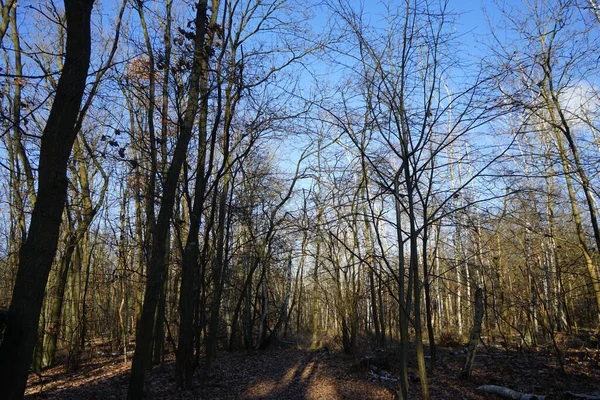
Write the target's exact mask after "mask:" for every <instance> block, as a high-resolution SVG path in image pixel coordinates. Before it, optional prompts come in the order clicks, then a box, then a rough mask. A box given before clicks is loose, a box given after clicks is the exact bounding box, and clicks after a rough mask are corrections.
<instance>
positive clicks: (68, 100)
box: [0, 0, 93, 399]
mask: <svg viewBox="0 0 600 400" xmlns="http://www.w3.org/2000/svg"><path fill="white" fill-rule="evenodd" d="M92 5H93V0H65V14H66V21H67V28H68V29H67V43H66V53H65V63H64V68H63V71H62V74H61V77H60V79H59V81H58V86H57V90H56V96H55V98H54V103H53V105H52V108H51V110H50V114H49V116H48V121H47V123H46V127H45V128H44V132H43V134H42V143H41V148H40V161H39V167H38V172H39V175H38V190H37V200H36V204H35V206H34V209H33V212H32V215H31V223H30V225H29V231H28V236H27V240H26V241H25V243H24V244H23V246H22V247H21V250H20V254H19V270H18V272H17V280H16V282H15V287H14V291H13V296H12V301H11V305H10V309H9V312H8V323H7V327H6V331H5V333H4V340H3V342H2V345H1V347H0V379H1V383H0V386H1V387H2V388H3V392H4V395H5V398H7V399H19V398H22V397H23V393H24V391H25V384H26V382H27V373H28V370H29V364H30V362H31V359H32V354H33V348H34V346H35V341H36V339H37V329H38V321H39V316H40V310H41V307H42V301H43V298H44V291H45V288H46V283H47V281H48V274H49V273H50V268H51V266H52V262H53V260H54V256H55V254H56V248H57V245H58V238H59V229H60V225H61V221H62V213H63V208H64V204H65V199H66V195H67V182H68V181H67V163H68V159H69V155H70V153H71V149H72V146H73V142H74V140H75V137H76V134H77V131H76V130H75V123H76V121H77V115H78V112H79V108H80V107H81V101H82V98H83V93H84V89H85V83H86V78H87V70H88V67H89V64H90V54H91V34H90V20H91V11H92Z"/></svg>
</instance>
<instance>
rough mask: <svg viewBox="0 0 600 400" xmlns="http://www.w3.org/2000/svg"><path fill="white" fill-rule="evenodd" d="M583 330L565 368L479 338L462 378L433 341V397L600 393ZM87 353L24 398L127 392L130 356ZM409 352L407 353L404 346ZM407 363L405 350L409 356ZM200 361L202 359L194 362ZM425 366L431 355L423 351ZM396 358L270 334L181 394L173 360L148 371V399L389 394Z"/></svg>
mask: <svg viewBox="0 0 600 400" xmlns="http://www.w3.org/2000/svg"><path fill="white" fill-rule="evenodd" d="M587 336H589V335H581V336H580V337H577V338H571V339H570V340H567V341H565V343H562V356H563V360H564V368H565V373H564V374H563V373H562V372H561V371H560V367H559V365H558V363H557V360H556V354H555V353H554V352H553V350H552V349H551V348H549V347H548V348H545V347H538V348H536V349H533V348H529V349H528V348H520V347H516V346H515V347H512V346H511V347H508V346H504V347H502V346H500V345H499V344H491V343H487V344H483V345H480V348H479V349H478V353H477V356H476V358H475V368H474V370H473V376H472V377H471V379H462V378H460V377H459V374H460V370H461V368H462V366H463V364H464V362H465V351H464V346H462V345H461V343H459V342H453V341H451V340H450V341H448V343H444V344H445V345H446V346H445V347H440V348H438V351H437V363H436V367H435V369H433V368H431V365H429V369H430V371H429V374H430V375H429V376H430V391H431V398H432V399H459V400H463V399H472V400H484V399H494V398H498V399H500V397H496V396H495V395H490V394H488V393H483V392H481V391H480V390H478V388H479V387H480V386H482V385H497V386H502V387H505V388H509V389H511V390H514V391H518V392H521V393H529V394H536V395H540V396H546V397H545V398H546V400H553V399H577V398H583V399H597V398H600V350H599V349H598V345H597V342H596V345H595V346H594V342H593V341H592V342H590V341H589V338H588V337H587ZM99 349H100V347H98V348H97V349H95V350H93V351H94V352H95V354H96V355H95V357H93V358H92V359H90V360H89V361H87V362H84V363H82V364H81V365H80V366H79V367H78V368H76V369H75V370H72V371H67V370H66V368H65V366H64V365H63V366H57V367H54V368H49V369H46V370H43V371H42V372H40V373H37V374H33V373H32V374H31V375H30V376H29V381H28V389H27V391H26V397H25V398H26V399H31V400H34V399H122V398H125V397H126V394H127V387H128V382H129V373H130V366H131V362H130V361H124V357H123V355H122V354H116V353H112V354H110V353H103V352H102V351H101V350H99ZM411 351H412V350H411ZM410 359H413V360H414V355H412V356H411V357H410ZM201 362H202V360H201ZM428 362H429V363H430V364H431V359H430V358H428ZM398 364H399V356H398V351H397V349H396V348H395V347H394V346H393V345H390V346H389V347H387V348H386V349H377V350H372V351H367V350H365V351H362V352H361V354H360V355H356V356H349V355H346V354H344V353H343V352H342V351H341V350H340V349H338V348H337V347H336V346H335V344H326V345H323V346H322V347H320V348H318V349H312V350H311V349H310V348H309V347H308V346H305V345H303V344H299V343H297V342H293V341H277V342H276V343H275V344H273V345H272V346H271V347H270V348H269V349H266V350H259V351H252V352H234V353H229V352H220V353H219V355H218V357H217V360H216V361H215V364H214V366H213V368H212V369H211V372H210V374H209V375H203V374H202V372H201V368H200V370H199V372H198V371H197V373H196V378H197V379H196V382H195V384H194V386H193V388H192V390H190V391H181V390H177V389H176V385H175V379H174V376H175V374H174V370H175V357H174V355H173V354H167V355H166V357H165V360H164V362H163V364H162V365H159V366H156V367H155V368H154V369H153V370H152V372H150V373H149V374H148V379H147V382H146V396H147V397H146V398H148V399H246V400H258V399H315V400H316V399H353V400H357V399H395V398H397V389H398V386H399V383H398V382H397V378H396V377H397V376H398V368H397V365H398ZM409 366H410V370H409V378H410V380H411V382H410V392H409V394H410V398H412V399H419V398H420V386H419V382H418V372H417V366H416V363H412V364H409Z"/></svg>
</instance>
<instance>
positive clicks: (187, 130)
mask: <svg viewBox="0 0 600 400" xmlns="http://www.w3.org/2000/svg"><path fill="white" fill-rule="evenodd" d="M206 3H207V1H206V0H204V1H200V2H199V3H198V5H197V10H196V17H195V26H196V34H195V37H194V57H193V61H192V71H191V73H190V78H189V79H190V89H189V94H188V100H187V105H186V109H185V112H184V116H183V121H182V124H181V131H180V134H179V138H178V139H177V144H176V146H175V150H174V152H173V158H172V160H171V165H170V166H169V169H168V173H167V177H166V180H165V184H164V191H163V198H162V200H161V205H160V211H159V214H158V219H157V222H156V226H155V229H153V231H154V232H153V235H152V255H151V258H150V263H149V265H148V277H147V281H146V291H145V294H144V304H143V306H142V314H141V317H140V321H139V324H138V327H137V332H136V348H135V353H134V356H133V364H132V367H131V380H130V383H129V390H128V392H127V398H128V399H130V400H133V399H141V398H142V397H143V392H144V375H145V369H146V367H147V364H146V360H148V357H149V355H150V353H151V350H152V328H153V326H154V319H155V314H156V307H157V305H158V301H159V294H160V291H161V288H162V286H163V284H164V277H165V274H164V269H165V265H164V260H165V253H166V246H165V245H166V238H167V235H168V234H167V231H168V230H169V226H170V221H171V217H172V215H173V206H174V204H175V192H176V189H177V185H178V181H179V175H180V172H181V167H182V165H183V162H184V160H185V158H186V154H187V148H188V144H189V142H190V139H191V136H192V129H193V126H194V122H195V119H196V113H197V110H198V100H199V97H200V79H201V77H202V75H203V74H204V73H205V71H203V68H202V65H203V62H202V61H203V60H204V58H205V57H206V51H205V48H204V43H205V33H206Z"/></svg>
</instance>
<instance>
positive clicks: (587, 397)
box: [565, 392, 600, 400]
mask: <svg viewBox="0 0 600 400" xmlns="http://www.w3.org/2000/svg"><path fill="white" fill-rule="evenodd" d="M565 396H568V397H565V398H566V399H584V400H600V395H598V394H584V393H573V392H565Z"/></svg>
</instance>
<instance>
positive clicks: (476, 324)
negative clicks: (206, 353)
mask: <svg viewBox="0 0 600 400" xmlns="http://www.w3.org/2000/svg"><path fill="white" fill-rule="evenodd" d="M483 311H484V307H483V289H482V288H480V287H479V288H477V290H476V291H475V316H474V317H473V329H472V330H471V338H470V339H469V346H468V350H467V360H466V361H465V365H464V366H463V368H462V371H461V372H460V375H461V376H462V377H464V378H470V377H471V374H472V373H473V363H474V362H475V351H476V350H477V345H478V344H479V336H481V322H482V320H483Z"/></svg>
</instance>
